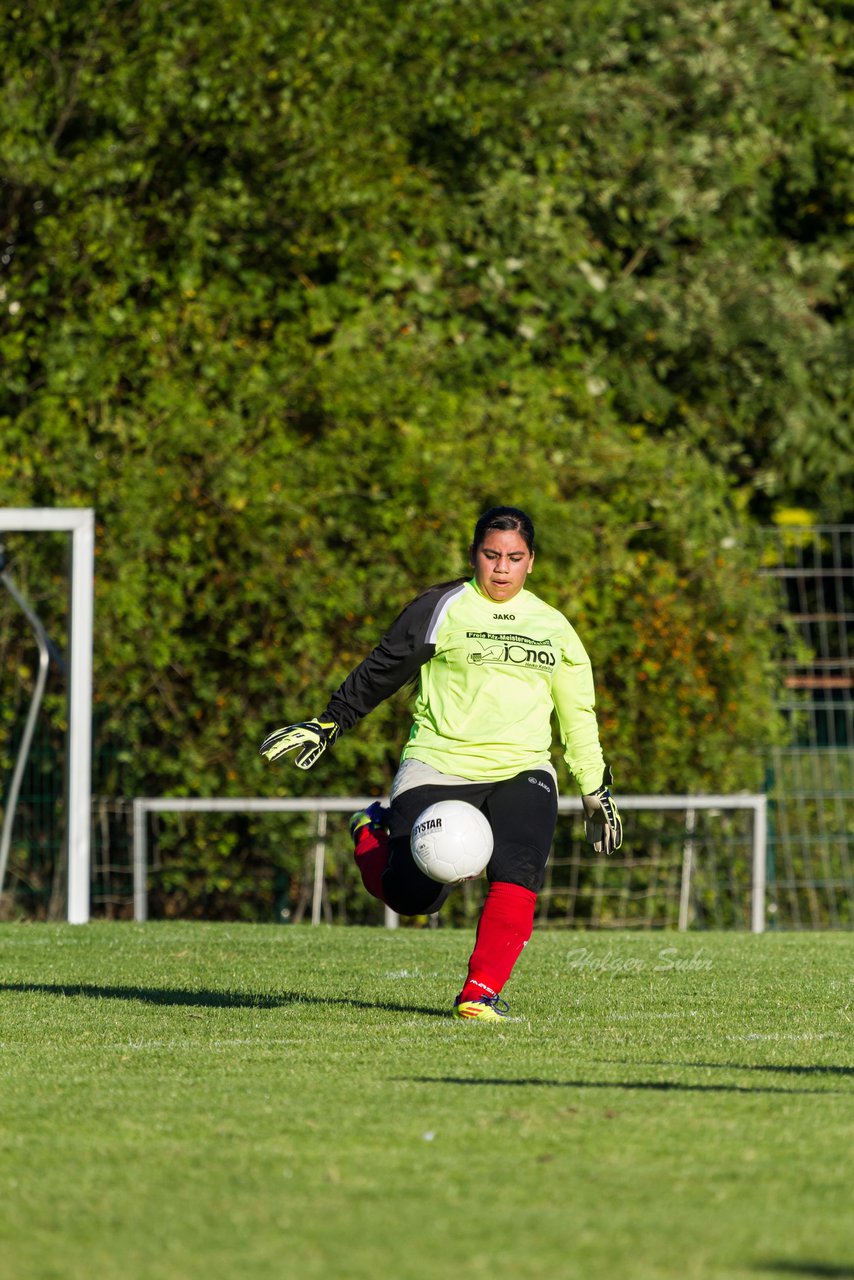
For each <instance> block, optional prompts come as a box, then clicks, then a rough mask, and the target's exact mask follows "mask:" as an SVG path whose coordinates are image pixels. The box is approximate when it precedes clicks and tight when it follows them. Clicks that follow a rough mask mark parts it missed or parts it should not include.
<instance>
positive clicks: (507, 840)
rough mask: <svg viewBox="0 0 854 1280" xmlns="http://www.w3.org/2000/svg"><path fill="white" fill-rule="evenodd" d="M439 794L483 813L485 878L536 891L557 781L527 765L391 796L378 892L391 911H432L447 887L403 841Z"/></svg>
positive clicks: (550, 828) (548, 844)
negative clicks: (489, 841) (489, 777)
mask: <svg viewBox="0 0 854 1280" xmlns="http://www.w3.org/2000/svg"><path fill="white" fill-rule="evenodd" d="M439 800H467V801H468V803H469V804H473V805H474V806H475V808H477V809H480V811H481V813H483V814H485V815H486V817H487V818H488V819H489V824H490V826H491V827H492V835H493V839H494V842H495V843H494V847H493V850H492V857H491V858H490V860H489V863H488V865H487V868H486V875H487V879H488V880H489V883H490V884H492V883H493V881H496V880H498V881H503V882H505V883H509V884H518V885H521V886H522V887H523V888H524V889H531V890H532V891H533V892H534V893H539V891H540V889H541V888H542V886H543V878H544V876H545V870H546V863H547V861H548V857H549V852H550V850H551V847H552V839H553V838H554V830H555V822H556V821H557V787H556V785H555V780H554V777H553V776H552V774H550V773H549V772H548V771H547V770H545V769H531V770H526V771H525V772H524V773H518V774H517V775H516V777H515V778H507V779H505V780H504V781H503V782H467V783H460V784H459V785H447V786H445V785H428V786H424V787H412V788H411V789H410V790H409V791H404V792H403V793H402V794H401V795H399V796H397V797H396V798H395V799H394V800H393V801H392V805H391V815H390V818H389V860H388V866H387V867H386V870H385V871H384V872H383V895H384V897H385V900H386V902H387V903H388V905H389V906H390V907H391V908H392V910H393V911H397V912H399V913H400V914H401V915H406V916H412V915H427V914H430V913H431V912H433V911H438V909H439V907H440V906H441V905H442V903H443V902H444V901H445V899H446V898H447V896H448V894H449V893H450V891H451V889H452V888H453V885H439V884H437V883H436V881H435V880H431V879H430V877H429V876H425V874H424V872H423V871H420V870H419V869H418V867H417V866H416V865H415V860H414V858H413V857H412V852H411V850H410V847H409V837H410V832H411V831H412V828H413V826H414V825H415V823H416V822H417V820H418V818H419V817H420V816H421V814H422V813H423V812H424V810H425V809H426V808H427V807H428V805H431V804H436V802H437V801H439Z"/></svg>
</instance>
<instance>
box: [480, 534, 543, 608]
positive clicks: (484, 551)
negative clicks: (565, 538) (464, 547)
mask: <svg viewBox="0 0 854 1280" xmlns="http://www.w3.org/2000/svg"><path fill="white" fill-rule="evenodd" d="M470 559H471V565H472V568H473V569H474V577H475V582H476V583H477V585H478V586H479V587H480V589H481V591H482V592H483V594H484V595H485V596H489V598H490V600H495V601H500V602H501V603H502V604H504V603H505V602H506V601H507V600H512V599H513V597H514V596H515V595H518V594H519V592H520V591H521V590H522V588H523V587H524V585H525V579H526V578H527V576H528V574H529V573H530V572H531V570H532V569H533V567H534V553H533V552H532V551H529V550H528V545H527V543H526V542H525V539H524V538H523V537H522V535H521V533H519V532H518V531H517V530H516V529H490V530H489V532H488V533H487V535H486V537H485V538H484V540H483V542H482V543H481V544H480V546H479V547H472V549H471V552H470Z"/></svg>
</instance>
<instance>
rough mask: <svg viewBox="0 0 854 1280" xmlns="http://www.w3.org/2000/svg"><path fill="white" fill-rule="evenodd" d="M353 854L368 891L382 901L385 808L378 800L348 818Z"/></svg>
mask: <svg viewBox="0 0 854 1280" xmlns="http://www.w3.org/2000/svg"><path fill="white" fill-rule="evenodd" d="M350 835H351V836H352V839H353V856H354V858H355V859H356V867H357V869H358V871H359V874H360V875H361V877H362V884H363V885H364V886H365V888H366V889H367V891H368V893H370V894H371V896H372V897H374V898H379V900H380V902H385V898H384V897H383V889H382V877H383V872H384V871H385V869H386V867H387V865H388V809H384V808H383V807H382V805H381V804H380V802H379V800H375V801H374V803H373V804H371V805H368V807H367V809H360V810H359V812H358V813H354V814H353V816H352V818H351V819H350Z"/></svg>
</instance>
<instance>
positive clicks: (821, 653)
mask: <svg viewBox="0 0 854 1280" xmlns="http://www.w3.org/2000/svg"><path fill="white" fill-rule="evenodd" d="M762 572H763V573H764V574H765V575H766V576H768V577H770V578H772V579H773V580H774V581H775V582H776V584H777V586H778V592H779V604H780V620H781V626H782V627H784V628H785V629H786V631H787V634H788V637H789V642H788V644H787V645H786V649H787V653H786V656H785V658H784V659H783V662H784V685H785V695H784V697H783V699H782V702H781V710H782V711H783V713H784V715H785V716H786V718H787V720H788V723H789V727H790V741H789V743H788V744H787V745H786V746H785V747H777V748H775V749H773V750H772V751H771V752H770V755H769V759H768V771H767V779H766V790H767V794H768V800H769V810H768V887H769V898H770V900H769V910H770V911H771V913H772V918H773V916H774V914H775V913H776V915H777V916H778V918H779V919H780V921H781V923H782V922H785V923H786V925H787V926H788V927H790V928H820V927H826V926H831V927H846V926H850V925H851V924H852V902H854V645H852V634H853V633H852V625H851V624H852V622H854V526H850V525H828V526H809V527H801V526H798V527H790V528H780V529H776V530H773V531H769V532H768V533H767V539H766V546H765V554H764V557H763V567H762Z"/></svg>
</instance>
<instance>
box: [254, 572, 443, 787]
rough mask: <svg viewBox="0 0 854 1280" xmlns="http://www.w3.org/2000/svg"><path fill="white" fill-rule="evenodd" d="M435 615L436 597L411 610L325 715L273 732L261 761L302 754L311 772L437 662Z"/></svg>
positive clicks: (422, 598) (302, 765)
mask: <svg viewBox="0 0 854 1280" xmlns="http://www.w3.org/2000/svg"><path fill="white" fill-rule="evenodd" d="M434 609H435V600H434V599H433V598H432V593H428V594H427V596H419V598H418V599H417V600H413V601H412V603H411V604H409V605H407V607H406V608H405V609H404V610H403V612H402V613H400V614H399V615H398V617H397V618H395V620H394V622H393V623H392V624H391V627H390V628H389V630H388V631H387V632H386V634H385V635H384V636H383V638H382V640H380V642H379V644H378V645H377V646H376V647H375V648H374V649H372V650H371V652H370V653H369V654H368V656H367V657H366V658H365V659H364V660H363V661H362V662H360V663H359V665H358V666H357V667H355V668H354V670H353V671H351V672H350V674H349V675H348V676H347V678H346V679H345V680H344V682H343V684H341V685H340V686H339V688H338V689H336V691H335V693H333V695H332V697H331V698H330V699H329V703H328V705H327V707H326V709H325V711H324V712H323V714H322V715H319V716H318V717H317V718H316V719H313V720H304V721H301V722H300V723H298V724H291V725H285V726H284V727H283V728H281V729H276V730H274V731H273V733H271V734H269V735H268V736H267V737H266V738H265V739H264V741H263V742H262V744H261V755H263V756H266V758H267V759H268V760H276V759H278V757H279V756H281V755H284V754H285V753H286V752H288V751H293V750H297V751H298V755H297V757H296V764H297V766H298V767H299V768H300V769H310V768H311V766H312V765H313V764H314V763H315V762H316V761H317V760H318V759H319V758H320V756H321V755H322V754H323V752H324V751H325V750H326V748H327V747H330V746H332V745H333V743H334V742H335V740H336V739H337V738H338V737H339V735H340V734H341V733H345V732H346V731H347V730H348V729H352V727H353V725H354V724H356V723H357V722H358V721H359V720H361V719H362V717H363V716H366V715H367V714H368V712H369V711H373V709H374V707H377V706H379V704H380V703H381V702H384V701H385V699H386V698H389V697H391V695H392V694H393V693H396V692H397V690H398V689H400V688H402V687H403V685H404V684H405V683H406V681H407V680H409V679H411V678H412V676H414V675H415V674H416V673H417V672H418V671H419V670H420V668H421V667H422V666H423V665H424V663H425V662H428V661H429V660H430V658H432V656H433V654H434V652H435V649H436V646H435V644H434V643H431V642H430V641H429V640H428V633H429V630H430V620H431V618H432V616H433V613H434Z"/></svg>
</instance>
